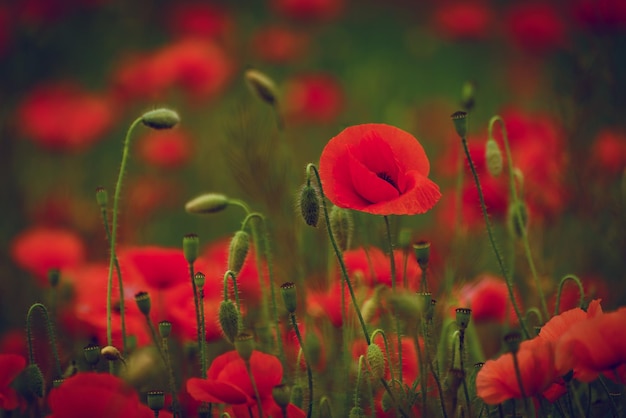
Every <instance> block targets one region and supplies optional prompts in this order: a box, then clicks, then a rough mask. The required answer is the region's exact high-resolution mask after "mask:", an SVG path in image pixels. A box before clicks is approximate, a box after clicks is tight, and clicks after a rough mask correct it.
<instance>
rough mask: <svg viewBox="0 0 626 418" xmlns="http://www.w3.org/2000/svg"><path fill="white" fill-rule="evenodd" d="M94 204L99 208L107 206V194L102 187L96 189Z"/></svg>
mask: <svg viewBox="0 0 626 418" xmlns="http://www.w3.org/2000/svg"><path fill="white" fill-rule="evenodd" d="M96 202H97V203H98V206H100V207H101V208H106V207H107V205H108V204H109V194H108V193H107V189H105V188H104V187H102V186H99V187H96Z"/></svg>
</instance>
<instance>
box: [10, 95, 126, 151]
mask: <svg viewBox="0 0 626 418" xmlns="http://www.w3.org/2000/svg"><path fill="white" fill-rule="evenodd" d="M17 114H18V123H19V128H20V130H21V132H22V134H23V135H24V136H26V137H27V138H29V139H30V140H32V141H34V142H36V143H37V144H38V145H41V146H42V147H44V148H46V149H50V150H58V151H81V150H84V149H86V148H88V147H89V146H90V145H92V144H93V143H94V142H96V141H97V140H98V139H100V138H102V137H103V135H104V134H105V133H106V131H108V129H109V128H110V127H111V125H112V123H113V119H114V115H113V108H112V106H111V103H109V101H108V100H107V99H106V98H104V97H102V96H98V95H95V94H91V93H88V92H86V91H84V90H82V89H80V88H79V87H77V86H75V85H72V84H69V83H57V84H50V85H44V86H40V87H37V88H36V89H35V90H33V91H31V92H30V93H29V94H28V95H27V96H26V98H25V99H24V100H23V101H22V103H21V104H20V105H19V107H18V110H17Z"/></svg>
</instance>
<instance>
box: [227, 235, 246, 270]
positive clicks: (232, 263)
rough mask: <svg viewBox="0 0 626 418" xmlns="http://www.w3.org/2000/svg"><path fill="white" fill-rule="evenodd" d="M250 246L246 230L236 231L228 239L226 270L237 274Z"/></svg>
mask: <svg viewBox="0 0 626 418" xmlns="http://www.w3.org/2000/svg"><path fill="white" fill-rule="evenodd" d="M249 247H250V236H249V235H248V233H247V232H246V231H237V232H235V235H234V236H233V239H232V240H231V241H230V250H229V252H228V270H230V271H232V272H234V273H235V274H239V272H240V271H241V268H242V267H243V263H244V262H245V261H246V256H247V255H248V249H249Z"/></svg>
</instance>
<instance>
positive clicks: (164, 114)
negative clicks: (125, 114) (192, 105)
mask: <svg viewBox="0 0 626 418" xmlns="http://www.w3.org/2000/svg"><path fill="white" fill-rule="evenodd" d="M141 122H142V123H143V124H144V125H146V126H147V127H149V128H152V129H171V128H173V127H174V126H176V125H178V123H180V116H178V113H176V112H175V111H173V110H171V109H166V108H161V109H154V110H151V111H149V112H146V113H144V114H143V116H141Z"/></svg>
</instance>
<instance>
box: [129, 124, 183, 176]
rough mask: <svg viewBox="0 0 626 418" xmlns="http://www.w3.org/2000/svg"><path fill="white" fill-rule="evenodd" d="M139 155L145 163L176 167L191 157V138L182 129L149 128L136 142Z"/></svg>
mask: <svg viewBox="0 0 626 418" xmlns="http://www.w3.org/2000/svg"><path fill="white" fill-rule="evenodd" d="M137 147H138V148H139V157H140V158H141V159H142V160H144V161H145V162H146V163H148V164H150V165H153V166H155V167H160V168H165V169H176V168H179V167H181V166H183V165H185V164H186V163H187V162H188V161H189V159H190V158H191V153H192V148H193V145H192V139H191V136H190V135H189V134H188V133H186V132H185V131H184V130H182V129H180V128H178V129H167V130H160V131H155V130H151V131H149V132H148V133H147V134H146V135H144V136H143V137H141V138H140V139H139V141H138V143H137Z"/></svg>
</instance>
